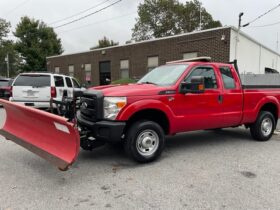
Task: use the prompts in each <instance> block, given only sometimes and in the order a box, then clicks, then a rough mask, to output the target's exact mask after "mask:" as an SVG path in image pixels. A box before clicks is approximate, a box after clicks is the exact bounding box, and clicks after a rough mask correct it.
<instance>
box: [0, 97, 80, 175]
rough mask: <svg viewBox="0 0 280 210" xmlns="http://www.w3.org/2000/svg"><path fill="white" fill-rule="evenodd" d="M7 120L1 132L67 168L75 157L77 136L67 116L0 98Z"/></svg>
mask: <svg viewBox="0 0 280 210" xmlns="http://www.w3.org/2000/svg"><path fill="white" fill-rule="evenodd" d="M0 104H2V105H3V107H4V109H5V111H6V121H5V124H4V126H3V128H1V129H0V135H3V136H4V137H5V138H6V139H7V140H11V141H13V142H15V143H16V144H18V145H20V146H22V147H24V148H26V149H27V150H29V151H31V152H33V153H35V154H36V155H38V156H40V157H42V158H44V159H46V160H48V161H49V162H51V163H52V164H54V165H55V166H57V167H58V168H59V169H60V170H67V169H68V167H69V166H70V165H71V164H73V162H74V161H75V160H76V158H77V156H78V153H79V148H80V136H79V132H78V129H77V128H76V126H75V125H74V124H73V123H71V122H68V120H67V119H66V118H63V117H60V116H57V115H54V114H51V113H47V112H45V111H41V110H37V109H34V108H30V107H26V106H23V105H19V104H16V103H12V102H9V101H5V100H2V99H0Z"/></svg>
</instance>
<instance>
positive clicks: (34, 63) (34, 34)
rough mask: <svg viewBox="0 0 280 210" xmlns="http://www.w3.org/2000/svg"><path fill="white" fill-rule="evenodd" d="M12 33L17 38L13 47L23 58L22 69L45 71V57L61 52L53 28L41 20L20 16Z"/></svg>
mask: <svg viewBox="0 0 280 210" xmlns="http://www.w3.org/2000/svg"><path fill="white" fill-rule="evenodd" d="M14 35H15V36H16V37H17V38H18V41H17V42H16V43H15V48H16V50H17V51H18V52H19V53H20V55H21V56H22V59H23V60H24V62H22V64H21V69H22V71H46V70H47V67H46V57H47V56H52V55H59V54H61V53H62V52H63V50H62V45H61V40H60V39H59V38H58V37H57V34H56V33H55V32H54V30H53V28H51V27H48V26H47V25H46V24H45V23H44V22H42V21H39V20H35V19H31V18H29V17H22V18H21V21H20V22H19V23H18V25H17V27H16V30H15V32H14Z"/></svg>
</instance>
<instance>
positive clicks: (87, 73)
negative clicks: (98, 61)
mask: <svg viewBox="0 0 280 210" xmlns="http://www.w3.org/2000/svg"><path fill="white" fill-rule="evenodd" d="M85 80H86V81H87V82H91V64H89V63H88V64H85Z"/></svg>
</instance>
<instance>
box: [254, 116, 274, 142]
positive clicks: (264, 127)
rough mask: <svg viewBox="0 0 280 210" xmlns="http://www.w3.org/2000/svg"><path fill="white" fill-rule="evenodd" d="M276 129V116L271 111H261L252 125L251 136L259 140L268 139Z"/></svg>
mask: <svg viewBox="0 0 280 210" xmlns="http://www.w3.org/2000/svg"><path fill="white" fill-rule="evenodd" d="M274 130H275V118H274V116H273V115H272V114H271V112H267V111H261V112H260V113H259V116H258V118H257V120H256V122H254V124H252V125H251V126H250V132H251V136H252V137H253V138H254V139H255V140H258V141H267V140H269V139H270V138H271V136H272V134H273V132H274Z"/></svg>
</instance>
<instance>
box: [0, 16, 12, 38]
mask: <svg viewBox="0 0 280 210" xmlns="http://www.w3.org/2000/svg"><path fill="white" fill-rule="evenodd" d="M10 27H11V24H10V23H9V22H7V21H6V20H4V19H2V18H0V42H2V41H3V38H5V37H7V34H8V33H9V32H10Z"/></svg>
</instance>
